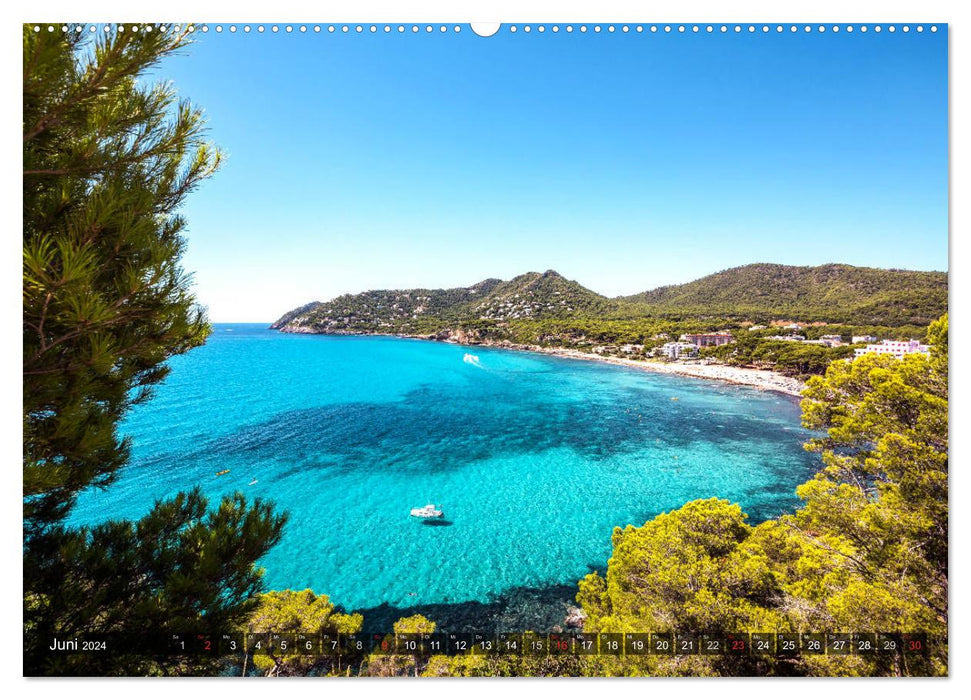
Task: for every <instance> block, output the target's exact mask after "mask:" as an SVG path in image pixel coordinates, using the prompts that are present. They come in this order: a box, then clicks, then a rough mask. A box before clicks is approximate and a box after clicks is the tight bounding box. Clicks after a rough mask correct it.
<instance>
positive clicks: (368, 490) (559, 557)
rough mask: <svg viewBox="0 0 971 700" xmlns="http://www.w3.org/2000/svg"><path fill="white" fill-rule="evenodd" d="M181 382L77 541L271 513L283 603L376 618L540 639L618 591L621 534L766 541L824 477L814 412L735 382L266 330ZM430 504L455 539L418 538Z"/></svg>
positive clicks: (98, 496) (140, 420)
mask: <svg viewBox="0 0 971 700" xmlns="http://www.w3.org/2000/svg"><path fill="white" fill-rule="evenodd" d="M465 353H473V354H474V355H476V356H477V357H478V362H477V363H476V362H467V361H464V359H463V358H464V355H465ZM171 364H172V373H171V375H170V376H169V378H168V379H167V380H166V381H165V383H164V384H163V385H162V386H160V387H159V388H158V390H157V393H156V396H155V397H154V398H153V399H152V400H151V401H149V402H148V403H147V404H145V405H142V406H139V407H137V408H136V409H135V410H134V411H133V412H132V413H131V415H130V417H129V418H128V419H127V420H126V422H125V423H124V426H123V431H124V432H125V433H127V434H128V435H130V436H131V437H132V440H133V453H132V461H131V464H130V466H128V467H127V468H126V469H125V470H124V471H123V473H122V474H121V476H120V477H119V479H118V480H117V482H116V483H115V484H113V485H112V486H111V487H109V488H108V489H107V490H103V491H89V492H86V493H84V494H82V497H81V499H80V501H79V503H78V506H77V508H76V510H75V512H74V514H73V516H72V517H73V520H74V522H75V523H84V524H92V523H96V522H100V521H102V520H104V519H107V518H137V517H140V516H141V515H143V514H144V513H145V512H147V511H148V509H149V508H150V507H151V506H152V503H153V501H154V500H155V499H159V498H164V497H167V496H171V495H173V494H175V493H177V492H178V491H180V490H184V489H187V488H189V487H191V486H193V485H196V484H199V485H201V486H202V487H203V488H204V490H205V492H206V493H207V494H209V495H210V496H211V497H212V498H213V499H214V500H215V499H217V498H218V497H219V496H220V495H222V494H225V493H229V492H232V491H234V490H237V489H238V490H241V491H243V492H244V493H246V494H248V495H250V496H262V497H265V498H269V499H272V500H273V501H275V502H276V504H277V505H278V507H280V508H281V509H286V510H288V511H289V512H290V515H291V519H290V522H289V524H288V526H287V529H286V532H285V535H284V538H283V541H282V542H281V544H280V545H279V546H278V547H277V548H276V549H275V550H273V551H272V552H271V553H270V554H269V555H268V556H267V557H266V558H265V559H264V560H263V561H262V565H263V566H265V568H266V578H265V580H266V583H267V585H268V587H270V588H296V589H302V588H308V587H309V588H312V589H314V590H315V591H317V592H318V593H326V594H328V595H329V596H330V597H331V599H332V600H333V601H334V602H336V603H338V604H340V605H342V606H344V607H345V608H348V609H355V610H358V609H364V610H367V611H371V613H372V617H373V618H374V619H381V618H382V615H383V616H384V617H387V618H388V619H393V617H394V616H395V615H397V614H398V613H400V612H402V611H410V610H411V609H416V610H430V611H437V612H438V613H439V614H440V616H442V617H449V615H452V616H453V617H454V618H455V619H463V620H464V619H467V618H469V617H471V618H474V617H475V616H476V615H480V616H483V615H489V616H492V618H493V622H496V623H497V624H499V623H502V622H504V623H505V624H507V625H508V626H509V627H510V628H515V627H517V626H522V625H524V624H527V622H529V623H531V624H534V625H537V626H539V625H541V624H543V622H542V620H540V621H537V620H538V618H536V615H537V614H539V615H546V618H543V619H549V620H553V619H554V618H555V617H556V616H557V615H560V616H561V617H562V615H561V613H562V610H563V608H564V605H565V603H566V602H568V600H569V598H570V597H571V595H572V593H573V591H572V589H571V588H570V586H572V585H573V584H575V582H576V581H577V580H578V579H579V578H581V577H582V576H584V575H585V574H587V573H588V572H590V571H591V570H593V569H599V570H600V571H603V570H604V567H605V564H606V561H607V559H608V557H609V556H610V551H611V546H610V534H611V532H612V530H613V528H614V527H617V526H621V527H623V526H625V525H627V524H635V525H641V524H643V523H644V522H645V521H646V520H648V519H650V518H651V517H653V516H654V515H656V514H657V513H660V512H662V511H667V510H671V509H673V508H677V507H679V506H681V505H682V504H684V503H685V502H686V501H689V500H692V499H696V498H708V497H712V496H717V497H719V498H726V499H729V500H731V501H736V502H739V503H741V504H742V506H743V508H744V510H745V511H746V512H747V513H748V514H749V516H750V518H751V519H752V521H756V522H757V521H760V520H763V519H765V518H769V517H773V516H775V515H777V514H779V513H781V512H783V511H786V510H791V509H792V508H793V507H794V506H795V504H796V503H797V499H796V497H795V494H794V489H795V487H796V486H797V485H798V484H800V483H802V482H803V481H805V480H806V479H807V478H809V476H810V475H811V474H812V472H813V471H814V470H815V469H816V468H817V462H816V461H815V458H814V457H813V456H812V455H810V454H808V453H806V452H805V451H804V450H803V449H802V443H803V442H804V440H805V439H806V438H807V436H808V433H807V431H805V430H804V429H802V428H801V427H800V425H799V407H798V404H797V402H796V400H795V399H793V398H791V397H787V396H783V395H779V394H775V393H768V392H759V391H757V390H754V389H749V388H745V387H737V386H733V385H729V384H724V383H721V382H714V381H706V380H698V379H690V378H683V377H674V376H667V375H661V374H654V373H650V372H645V371H640V370H634V369H627V368H623V367H617V366H612V365H607V364H601V363H595V362H584V361H577V360H569V359H563V358H556V357H549V356H545V355H538V354H532V353H524V352H517V351H507V350H499V349H489V348H481V347H477V348H468V347H462V346H456V345H447V344H441V343H434V342H428V341H420V340H408V339H398V338H383V337H332V336H313V335H289V334H283V333H279V332H276V331H271V330H268V329H266V326H265V325H264V324H259V325H256V324H216V325H215V326H214V330H213V334H212V336H211V337H210V339H209V340H208V341H207V343H206V344H205V345H204V346H203V347H200V348H197V349H195V350H193V351H191V352H190V353H188V354H187V355H184V356H181V357H177V358H174V359H173V360H172V361H171ZM224 469H229V470H230V472H229V473H228V474H225V475H223V476H216V475H215V474H216V472H218V471H221V470H224ZM254 480H256V483H255V484H251V483H250V482H252V481H254ZM426 503H435V504H441V505H442V506H443V507H444V511H445V516H446V517H445V520H444V522H442V523H438V524H436V525H434V526H430V525H426V524H423V523H422V522H421V521H419V520H416V519H414V518H411V517H409V510H410V509H411V508H412V507H415V506H422V505H424V504H426ZM543 606H545V608H544V607H543ZM456 611H461V614H460V615H459V614H457V613H456ZM537 611H539V612H537ZM402 614H405V613H402ZM456 615H458V616H457V617H456ZM462 615H464V616H465V617H462ZM531 615H532V616H533V617H530V616H531ZM365 617H366V619H367V618H368V614H367V613H366V614H365ZM500 618H502V619H500Z"/></svg>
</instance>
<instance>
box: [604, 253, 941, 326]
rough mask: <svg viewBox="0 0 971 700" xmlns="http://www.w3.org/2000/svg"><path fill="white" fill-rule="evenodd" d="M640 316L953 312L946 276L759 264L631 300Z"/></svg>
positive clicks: (842, 316)
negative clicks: (948, 308)
mask: <svg viewBox="0 0 971 700" xmlns="http://www.w3.org/2000/svg"><path fill="white" fill-rule="evenodd" d="M622 301H623V302H626V303H627V304H629V305H630V310H629V313H631V314H633V315H635V316H638V315H645V316H652V315H661V316H679V317H691V316H717V317H725V318H741V317H746V318H747V317H755V318H756V319H763V320H764V319H766V318H769V317H771V318H797V319H799V320H801V321H828V322H831V323H852V324H875V325H886V326H898V325H903V324H916V325H922V324H927V323H930V322H931V321H932V320H934V319H936V318H937V317H938V316H940V315H941V314H942V313H943V312H944V311H945V310H946V309H947V274H946V273H943V272H914V271H910V270H881V269H877V268H872V267H853V266H851V265H836V264H829V265H820V266H818V267H795V266H790V265H772V264H767V263H756V264H753V265H745V266H743V267H736V268H732V269H730V270H725V271H723V272H718V273H716V274H713V275H708V276H707V277H702V278H701V279H698V280H695V281H694V282H688V283H687V284H679V285H674V286H668V287H659V288H657V289H653V290H651V291H649V292H643V293H641V294H636V295H634V296H630V297H624V298H623V299H622Z"/></svg>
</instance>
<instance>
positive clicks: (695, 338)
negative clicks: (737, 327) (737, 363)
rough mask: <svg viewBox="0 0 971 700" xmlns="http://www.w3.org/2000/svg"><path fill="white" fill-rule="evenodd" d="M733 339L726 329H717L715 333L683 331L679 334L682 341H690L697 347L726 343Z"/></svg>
mask: <svg viewBox="0 0 971 700" xmlns="http://www.w3.org/2000/svg"><path fill="white" fill-rule="evenodd" d="M733 340H735V339H734V338H733V337H732V334H731V333H729V332H728V331H718V332H717V333H685V334H684V335H682V336H681V342H682V343H691V344H692V345H695V346H697V347H699V348H707V347H714V346H717V345H727V344H728V343H731V342H732V341H733Z"/></svg>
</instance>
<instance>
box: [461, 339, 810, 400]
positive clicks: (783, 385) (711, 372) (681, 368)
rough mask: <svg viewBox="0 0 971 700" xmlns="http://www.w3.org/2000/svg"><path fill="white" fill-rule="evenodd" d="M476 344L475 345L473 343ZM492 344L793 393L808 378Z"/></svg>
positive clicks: (727, 367) (759, 371) (539, 347)
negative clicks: (800, 378) (800, 379)
mask: <svg viewBox="0 0 971 700" xmlns="http://www.w3.org/2000/svg"><path fill="white" fill-rule="evenodd" d="M473 347H474V346H473ZM489 347H508V348H509V349H511V350H528V351H531V352H539V353H542V354H544V355H555V356H557V357H567V358H571V359H574V360H593V361H596V362H606V363H608V364H612V365H621V366H623V367H633V368H636V369H641V370H646V371H648V372H660V373H661V374H677V375H681V376H684V377H695V378H697V379H713V380H717V381H722V382H728V383H730V384H740V385H744V386H750V387H753V388H755V389H760V390H763V391H775V392H779V393H781V394H788V395H789V396H796V397H798V396H800V394H801V392H802V390H803V389H804V388H805V387H806V384H805V383H804V382H801V381H799V380H798V379H795V378H793V377H787V376H785V375H783V374H779V373H778V372H772V371H770V370H766V369H753V368H750V367H730V366H728V365H718V364H709V365H702V364H688V363H681V362H656V361H651V360H632V359H628V358H624V357H612V356H605V355H596V354H594V353H587V352H580V351H579V350H570V349H568V348H545V347H541V346H534V347H517V346H502V345H494V346H489Z"/></svg>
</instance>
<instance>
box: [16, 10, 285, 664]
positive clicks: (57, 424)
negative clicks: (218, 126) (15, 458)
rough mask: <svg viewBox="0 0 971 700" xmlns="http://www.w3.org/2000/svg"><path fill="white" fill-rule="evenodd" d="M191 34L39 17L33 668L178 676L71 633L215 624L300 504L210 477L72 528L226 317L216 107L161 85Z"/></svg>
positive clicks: (27, 273) (32, 49) (26, 186)
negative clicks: (214, 261) (211, 214)
mask: <svg viewBox="0 0 971 700" xmlns="http://www.w3.org/2000/svg"><path fill="white" fill-rule="evenodd" d="M186 36H187V35H186V33H185V32H182V33H178V32H174V31H171V30H170V31H168V32H164V33H163V32H161V31H159V29H158V28H157V27H155V28H152V31H149V30H148V28H146V27H143V28H142V31H139V32H134V31H127V32H114V33H111V34H106V35H103V36H99V38H98V39H96V40H94V41H91V40H90V39H88V38H86V37H85V36H84V35H81V34H78V33H75V32H46V31H41V32H34V31H33V27H32V26H30V25H26V26H24V28H23V87H24V92H23V221H24V224H23V234H24V236H23V388H24V392H23V393H24V399H23V402H24V403H23V408H24V413H23V429H24V456H23V496H24V513H23V515H24V632H25V651H24V672H25V673H26V674H29V675H39V674H70V673H99V674H116V673H133V674H144V673H171V672H179V671H180V670H185V669H187V668H188V666H187V665H186V663H185V662H184V661H183V660H179V659H173V660H170V661H165V662H164V663H163V662H161V661H158V660H153V659H152V658H150V657H148V656H145V655H139V654H137V653H134V651H133V650H131V649H129V650H128V651H131V652H132V653H126V654H109V655H105V657H104V658H101V659H100V660H94V659H93V658H88V659H87V660H86V661H85V662H84V663H85V665H84V667H83V668H76V667H74V666H72V664H71V662H70V660H69V659H66V658H65V657H59V656H57V655H55V654H49V653H47V652H46V647H47V645H49V644H50V643H51V641H52V639H53V637H54V636H58V637H59V638H65V637H72V636H73V635H75V634H77V633H81V632H87V633H119V632H131V633H145V632H146V631H148V630H152V631H154V632H159V631H166V630H176V629H178V631H179V632H182V633H191V632H192V631H193V630H197V629H203V628H204V629H206V630H207V631H208V632H210V633H218V632H220V631H223V630H225V629H227V628H228V627H229V626H232V625H234V624H237V623H238V622H239V621H241V620H242V619H243V618H245V616H246V614H247V613H248V612H249V611H250V610H251V608H252V605H253V601H252V597H253V595H254V594H255V593H256V592H258V591H259V589H260V585H261V576H262V574H261V571H260V570H259V569H257V568H256V567H255V564H254V563H255V562H256V561H257V560H258V559H259V558H260V557H262V556H263V555H264V554H266V552H267V551H268V549H269V548H270V547H272V546H273V544H274V543H275V542H276V541H277V540H278V539H279V537H280V533H281V529H282V527H283V524H284V518H282V517H280V516H277V515H274V514H273V512H272V509H271V507H270V505H269V504H267V503H263V502H260V501H256V502H255V503H253V504H249V503H247V502H246V500H245V499H244V498H243V497H242V496H240V495H236V496H233V497H228V498H226V499H224V500H223V502H222V503H221V504H220V505H219V506H218V507H216V508H215V509H214V510H207V507H208V504H207V502H206V500H205V499H204V498H203V497H202V496H201V495H200V493H199V492H197V491H193V492H190V493H188V494H181V495H179V496H178V497H176V498H174V499H172V500H170V501H168V502H165V503H158V504H156V506H155V508H154V509H153V510H152V511H151V512H150V513H149V514H148V515H147V516H146V517H144V518H143V519H141V520H140V521H138V522H127V521H122V522H108V523H105V524H103V525H100V526H98V527H94V528H72V527H69V526H67V525H66V524H65V522H66V521H65V518H66V516H67V515H68V514H69V513H70V510H71V508H72V506H73V504H74V501H75V497H76V495H77V494H78V493H79V492H80V491H81V490H83V489H85V488H89V487H92V486H95V487H104V486H107V485H108V484H110V483H111V482H112V480H113V478H114V477H115V475H116V474H117V472H118V469H119V468H121V467H122V466H124V465H125V464H126V462H127V460H128V455H129V445H128V443H127V441H126V440H124V439H121V438H120V436H119V434H118V424H119V421H120V420H121V419H122V418H123V417H124V415H125V414H126V412H127V411H128V410H129V409H130V408H131V407H132V406H133V405H134V404H137V403H140V402H142V401H145V400H146V399H147V398H148V397H149V396H150V389H151V387H152V386H153V385H155V384H157V383H158V382H159V381H161V380H162V379H163V378H164V377H165V375H166V373H167V371H168V370H167V367H166V365H165V364H164V363H165V360H167V359H168V358H169V357H171V356H172V355H176V354H179V353H184V352H186V351H188V350H189V349H191V348H193V347H195V346H198V345H200V344H201V343H202V342H203V341H204V340H205V338H206V336H207V334H208V332H209V328H208V324H207V323H206V319H205V315H204V313H203V312H202V310H201V309H200V308H199V307H198V306H197V305H196V303H195V300H194V299H193V297H192V295H191V294H190V291H189V283H190V279H189V276H188V275H187V274H186V273H185V272H184V271H183V269H182V268H181V266H180V258H181V255H182V252H183V250H184V248H185V239H184V236H183V234H184V231H185V226H186V222H185V220H184V219H183V218H182V216H181V215H180V214H179V208H180V206H181V205H182V203H183V201H184V200H185V197H186V196H187V195H188V194H189V193H190V192H191V191H192V190H194V189H195V188H196V187H197V186H198V185H199V184H200V183H201V182H202V181H203V180H205V179H206V178H207V177H209V176H210V175H211V174H212V173H213V172H214V171H215V170H216V168H217V167H218V165H219V160H220V155H219V152H218V151H217V150H216V149H214V148H213V147H212V146H211V145H209V144H208V143H207V142H206V141H205V138H204V124H203V119H202V113H201V112H200V111H199V110H198V109H196V108H195V107H193V106H192V105H190V104H189V103H188V102H185V101H178V100H177V97H176V94H175V92H174V91H173V89H172V87H171V86H170V85H167V84H156V83H153V82H151V81H150V80H148V79H146V74H147V72H148V71H150V70H151V69H152V68H153V67H154V66H155V65H156V64H157V63H158V62H159V61H160V60H161V59H163V58H164V57H166V56H168V55H171V54H172V53H174V52H176V51H178V50H179V49H181V48H182V47H183V46H185V44H186Z"/></svg>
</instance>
